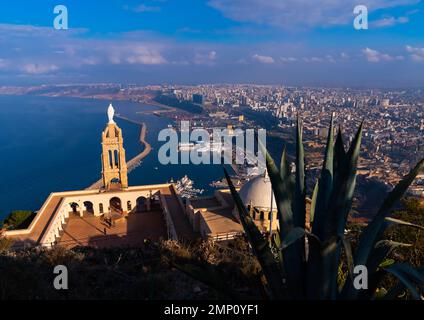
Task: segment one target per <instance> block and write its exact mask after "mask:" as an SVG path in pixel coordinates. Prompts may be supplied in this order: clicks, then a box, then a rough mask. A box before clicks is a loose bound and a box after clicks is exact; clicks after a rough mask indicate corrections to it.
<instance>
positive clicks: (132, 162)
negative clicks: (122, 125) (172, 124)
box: [85, 115, 152, 190]
mask: <svg viewBox="0 0 424 320" xmlns="http://www.w3.org/2000/svg"><path fill="white" fill-rule="evenodd" d="M115 117H116V118H118V119H121V120H124V121H128V122H131V123H135V124H138V125H139V126H140V127H141V128H140V138H139V140H140V143H141V144H142V145H144V149H143V151H141V152H140V153H139V154H138V155H136V156H135V157H133V158H132V159H130V160H129V161H127V168H128V173H129V172H131V171H132V170H133V169H135V168H137V167H138V166H139V165H140V163H141V161H142V160H143V159H144V158H145V157H147V156H148V155H149V153H150V152H151V151H152V146H151V145H150V143H148V142H147V141H146V132H147V125H146V123H144V122H143V123H141V122H138V121H135V120H132V119H129V118H127V117H124V116H121V115H115ZM102 184H103V180H102V179H99V180H97V181H96V182H95V183H93V184H92V185H90V186H89V187H87V188H85V190H92V189H99V188H100V187H101V186H102Z"/></svg>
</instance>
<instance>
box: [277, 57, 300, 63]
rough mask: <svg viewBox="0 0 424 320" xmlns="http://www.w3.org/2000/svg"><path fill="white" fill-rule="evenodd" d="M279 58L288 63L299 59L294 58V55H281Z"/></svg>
mask: <svg viewBox="0 0 424 320" xmlns="http://www.w3.org/2000/svg"><path fill="white" fill-rule="evenodd" d="M280 60H281V61H282V62H285V63H290V62H297V61H299V59H298V58H295V57H281V58H280Z"/></svg>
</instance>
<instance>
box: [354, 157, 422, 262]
mask: <svg viewBox="0 0 424 320" xmlns="http://www.w3.org/2000/svg"><path fill="white" fill-rule="evenodd" d="M423 168H424V159H423V160H421V161H420V162H419V163H418V164H417V165H416V166H415V168H413V169H412V170H411V171H410V172H409V174H408V175H407V176H406V177H404V178H403V179H402V180H401V181H400V182H399V183H398V184H397V185H396V187H395V188H394V189H393V190H392V191H391V192H390V193H389V195H388V196H387V197H386V199H385V200H384V202H383V204H382V205H381V207H380V209H379V210H378V212H377V215H376V216H375V217H374V218H373V219H372V221H371V222H370V223H369V224H368V226H367V227H366V228H365V230H364V231H363V232H362V234H361V236H360V239H359V245H358V249H357V251H356V254H355V263H356V264H365V263H366V262H367V260H368V259H369V256H370V253H371V251H372V249H373V248H374V246H375V243H376V242H377V241H378V239H379V238H380V237H381V235H382V233H383V232H384V230H385V227H384V226H385V225H384V221H385V218H386V217H387V216H388V215H389V214H390V210H391V209H392V207H393V205H394V204H395V203H396V202H398V201H399V200H400V198H401V197H402V196H403V194H404V193H405V191H406V190H407V189H408V187H409V186H410V185H411V183H412V182H413V181H414V179H415V178H416V176H417V175H418V174H419V173H420V171H421V170H422V169H423Z"/></svg>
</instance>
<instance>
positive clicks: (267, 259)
mask: <svg viewBox="0 0 424 320" xmlns="http://www.w3.org/2000/svg"><path fill="white" fill-rule="evenodd" d="M224 174H225V178H226V179H227V183H228V186H229V187H230V191H231V195H232V196H233V199H234V202H235V204H236V206H237V209H238V212H239V217H240V222H241V224H242V226H243V229H244V231H245V233H246V236H247V239H248V240H249V243H250V245H251V246H252V250H253V252H254V254H255V256H256V258H257V259H258V261H259V264H260V265H261V267H262V270H263V273H264V275H265V278H266V280H267V286H268V287H269V289H270V291H271V294H272V298H274V299H281V298H284V297H286V291H285V287H284V284H283V278H282V274H281V273H280V269H279V268H280V266H279V264H278V262H277V261H276V260H275V259H274V256H273V254H272V252H271V249H270V247H269V246H268V241H267V240H266V239H265V238H264V237H263V235H262V234H261V232H260V231H259V229H258V227H257V226H256V225H255V222H254V221H253V219H252V218H251V217H250V216H249V214H248V212H247V209H246V207H245V206H244V204H243V202H242V200H241V199H240V196H239V194H238V193H237V191H236V189H235V187H234V185H233V182H232V181H231V179H230V176H229V175H228V172H227V170H226V169H225V168H224Z"/></svg>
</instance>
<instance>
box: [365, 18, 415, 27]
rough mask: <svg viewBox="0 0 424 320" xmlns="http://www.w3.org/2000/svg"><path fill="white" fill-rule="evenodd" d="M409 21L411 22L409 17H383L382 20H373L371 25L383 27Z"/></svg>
mask: <svg viewBox="0 0 424 320" xmlns="http://www.w3.org/2000/svg"><path fill="white" fill-rule="evenodd" d="M408 22H409V18H408V17H398V18H395V17H387V18H382V19H380V20H376V21H373V22H371V25H372V26H375V27H377V28H381V27H392V26H394V25H397V24H404V23H408Z"/></svg>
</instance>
